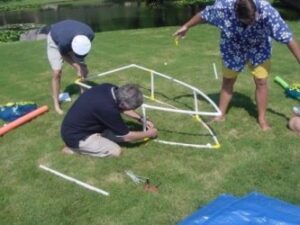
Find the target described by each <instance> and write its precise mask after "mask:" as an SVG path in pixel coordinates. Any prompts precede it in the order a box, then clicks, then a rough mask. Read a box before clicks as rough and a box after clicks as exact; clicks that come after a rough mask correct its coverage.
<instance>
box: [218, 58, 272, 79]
mask: <svg viewBox="0 0 300 225" xmlns="http://www.w3.org/2000/svg"><path fill="white" fill-rule="evenodd" d="M247 65H248V68H249V69H250V71H251V74H252V75H253V76H254V77H255V78H257V79H266V78H267V77H268V75H269V72H270V67H271V62H270V60H266V61H265V62H264V63H262V64H260V65H258V66H256V67H254V66H253V65H251V64H250V63H247ZM222 72H223V77H225V78H228V79H233V78H236V77H237V76H238V74H239V73H240V72H237V71H233V70H231V69H228V68H226V67H225V66H224V64H223V67H222Z"/></svg>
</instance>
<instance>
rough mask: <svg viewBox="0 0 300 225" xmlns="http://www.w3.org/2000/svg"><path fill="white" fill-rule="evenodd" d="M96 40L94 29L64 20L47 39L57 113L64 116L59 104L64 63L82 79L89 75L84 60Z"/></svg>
mask: <svg viewBox="0 0 300 225" xmlns="http://www.w3.org/2000/svg"><path fill="white" fill-rule="evenodd" d="M93 39H94V32H93V31H92V29H91V28H90V27H89V26H88V25H86V24H84V23H81V22H79V21H75V20H64V21H61V22H58V23H56V24H53V25H52V26H51V29H50V33H49V34H48V39H47V55H48V60H49V62H50V65H51V68H52V96H53V101H54V108H55V110H56V112H57V113H59V114H63V111H62V110H61V108H60V104H59V99H58V96H59V92H60V80H61V75H62V66H63V62H64V61H66V62H67V63H69V64H70V65H71V66H72V67H73V68H74V69H75V70H76V72H77V75H78V76H79V77H80V78H81V79H85V78H86V76H87V74H88V69H87V66H86V64H85V62H84V58H85V57H86V56H87V54H88V53H89V51H90V49H91V41H92V40H93Z"/></svg>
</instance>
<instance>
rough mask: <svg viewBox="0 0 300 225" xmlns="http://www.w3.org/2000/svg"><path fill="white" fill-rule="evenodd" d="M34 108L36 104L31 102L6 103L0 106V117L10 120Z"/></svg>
mask: <svg viewBox="0 0 300 225" xmlns="http://www.w3.org/2000/svg"><path fill="white" fill-rule="evenodd" d="M35 109H37V104H35V103H33V102H14V103H7V104H6V105H1V106H0V119H2V120H4V121H6V122H11V121H14V120H16V119H18V118H19V117H21V116H24V115H25V114H27V113H29V112H31V111H33V110H35Z"/></svg>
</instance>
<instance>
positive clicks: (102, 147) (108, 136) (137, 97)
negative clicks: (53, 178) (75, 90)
mask: <svg viewBox="0 0 300 225" xmlns="http://www.w3.org/2000/svg"><path fill="white" fill-rule="evenodd" d="M142 103H143V94H142V93H141V91H140V90H139V88H138V86H137V85H135V84H126V85H123V86H121V87H117V86H115V85H113V84H108V83H106V84H100V85H97V86H95V87H92V88H91V89H89V90H88V91H86V92H84V93H83V94H82V95H80V96H79V98H78V99H77V100H76V101H75V103H74V104H73V106H72V107H71V108H70V110H69V111H68V113H67V114H66V116H65V118H64V120H63V122H62V125H61V136H62V139H63V141H64V142H65V144H66V147H65V148H64V149H63V151H64V152H65V153H74V152H76V153H80V154H87V155H91V156H97V157H106V156H119V155H120V154H121V148H120V146H119V145H118V144H117V143H119V142H132V141H138V140H143V139H144V138H155V137H156V135H157V130H156V128H155V127H154V125H153V123H152V122H151V121H147V122H146V127H147V129H146V131H130V130H129V129H128V127H127V125H126V124H125V122H124V121H123V119H122V117H121V114H122V113H123V114H125V115H127V116H129V117H131V118H134V119H136V120H137V121H139V122H141V121H143V118H142V116H140V115H139V114H138V113H137V112H135V111H134V110H135V109H137V108H138V107H140V106H141V105H142Z"/></svg>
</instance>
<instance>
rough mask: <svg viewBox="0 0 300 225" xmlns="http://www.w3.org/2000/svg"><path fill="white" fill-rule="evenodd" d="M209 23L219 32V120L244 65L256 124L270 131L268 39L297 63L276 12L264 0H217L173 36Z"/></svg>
mask: <svg viewBox="0 0 300 225" xmlns="http://www.w3.org/2000/svg"><path fill="white" fill-rule="evenodd" d="M199 23H209V24H211V25H214V26H216V27H218V28H219V29H220V31H221V40H220V51H221V56H222V61H223V71H222V72H223V83H222V88H221V92H220V102H219V108H220V109H221V111H222V115H221V116H220V117H217V118H215V120H217V121H218V120H219V121H220V120H224V119H225V114H226V111H227V108H228V105H229V103H230V101H231V98H232V95H233V86H234V83H235V81H236V79H237V76H238V74H239V73H240V72H241V71H242V70H243V68H244V66H245V65H246V64H247V65H248V66H249V68H250V70H251V73H252V75H253V79H254V82H255V85H256V91H255V97H256V103H257V108H258V123H259V125H260V127H261V128H262V129H263V130H268V129H269V128H270V126H269V124H268V122H267V120H266V108H267V93H268V89H267V77H268V74H269V69H270V58H271V38H273V39H275V40H276V41H279V42H281V43H283V44H286V45H287V46H288V48H289V50H290V51H291V52H292V54H293V55H294V56H295V58H296V59H297V60H298V63H300V47H299V44H298V43H297V42H296V41H295V39H294V38H293V36H292V33H291V31H290V30H289V28H288V26H287V24H286V23H285V22H284V21H283V19H282V18H281V17H280V15H279V13H278V12H277V11H276V10H275V9H274V8H273V7H272V6H271V5H270V3H268V2H267V1H263V0H216V1H215V4H214V5H212V6H207V7H206V8H205V9H204V10H203V11H201V12H199V13H198V14H196V15H195V16H194V17H193V18H191V19H190V20H189V21H188V22H187V23H185V24H184V25H183V26H182V27H181V28H180V29H179V30H177V31H176V32H175V34H174V35H177V36H180V37H182V36H184V35H185V34H186V33H187V31H188V30H189V28H191V27H192V26H194V25H196V24H199Z"/></svg>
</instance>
